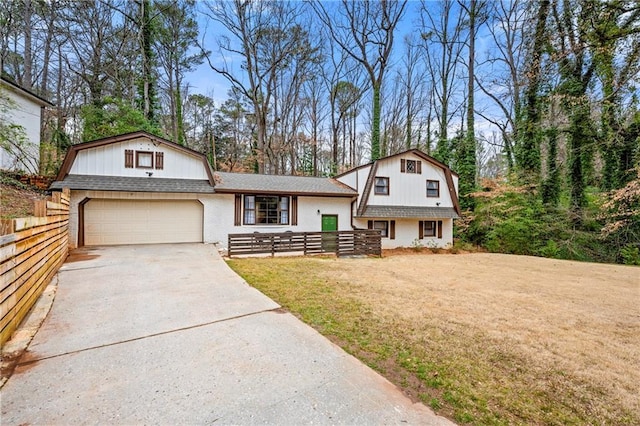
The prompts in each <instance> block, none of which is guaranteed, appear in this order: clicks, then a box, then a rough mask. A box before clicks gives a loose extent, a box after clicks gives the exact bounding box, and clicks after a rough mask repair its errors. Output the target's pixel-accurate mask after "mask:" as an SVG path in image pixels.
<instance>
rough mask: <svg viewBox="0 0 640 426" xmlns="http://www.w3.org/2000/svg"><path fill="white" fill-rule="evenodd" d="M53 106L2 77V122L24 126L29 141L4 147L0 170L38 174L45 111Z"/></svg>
mask: <svg viewBox="0 0 640 426" xmlns="http://www.w3.org/2000/svg"><path fill="white" fill-rule="evenodd" d="M48 106H49V107H51V106H53V104H52V103H51V102H49V101H47V100H46V99H44V98H42V97H40V96H38V95H36V94H35V93H33V92H31V91H29V90H27V89H24V88H22V87H20V86H18V85H17V84H15V83H13V82H11V81H9V80H6V79H4V78H2V77H0V113H1V115H0V119H2V120H3V121H5V124H11V125H16V126H20V127H21V128H22V129H23V130H24V136H25V140H9V141H6V144H2V145H0V169H4V170H12V171H24V172H27V173H32V174H37V173H38V171H39V165H40V140H41V137H42V127H43V117H44V114H43V111H44V108H45V107H48Z"/></svg>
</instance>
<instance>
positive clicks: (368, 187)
mask: <svg viewBox="0 0 640 426" xmlns="http://www.w3.org/2000/svg"><path fill="white" fill-rule="evenodd" d="M407 155H415V156H417V157H418V158H420V159H422V160H424V161H425V162H427V163H429V164H431V165H433V166H434V167H436V168H439V169H441V170H442V171H443V173H444V176H445V180H446V184H447V190H448V192H449V196H450V197H451V201H452V203H453V212H454V213H455V216H449V214H451V213H450V212H448V210H449V209H448V208H446V207H432V209H438V211H439V213H438V217H459V216H460V203H459V201H458V193H457V191H456V188H455V184H454V181H453V176H456V177H457V176H458V175H457V174H456V173H455V172H453V171H452V170H451V169H450V168H449V166H447V165H446V164H444V163H442V162H440V161H438V160H436V159H435V158H433V157H431V156H430V155H427V154H425V153H424V152H422V151H420V150H419V149H409V150H407V151H403V152H399V153H397V154H393V155H389V156H387V157H384V158H380V159H378V160H375V161H373V162H371V163H369V164H365V165H363V166H358V167H355V168H353V169H351V170H349V171H347V172H344V173H341V174H339V175H338V176H336V177H338V178H339V177H341V176H345V175H347V174H350V173H353V172H355V171H357V170H359V169H362V168H364V167H369V174H368V177H367V181H366V183H365V185H364V189H363V192H362V197H361V199H360V203H359V204H358V209H357V213H356V216H357V217H432V216H430V215H427V216H423V215H415V216H393V215H390V213H389V210H388V209H387V210H380V209H381V208H383V206H372V205H369V195H370V194H371V191H373V184H374V180H375V177H376V173H377V170H378V165H379V164H380V163H381V162H384V161H389V160H391V159H393V158H396V157H402V156H407ZM388 207H390V206H386V207H385V208H388ZM396 207H397V208H396V212H398V213H399V214H403V213H402V211H401V210H399V209H398V208H399V206H396ZM376 210H378V211H379V212H380V213H382V215H380V216H375V215H373V214H372V212H373V211H376ZM433 212H435V210H433ZM424 213H425V214H430V212H428V211H425V212H424ZM404 214H409V213H407V211H405V213H404Z"/></svg>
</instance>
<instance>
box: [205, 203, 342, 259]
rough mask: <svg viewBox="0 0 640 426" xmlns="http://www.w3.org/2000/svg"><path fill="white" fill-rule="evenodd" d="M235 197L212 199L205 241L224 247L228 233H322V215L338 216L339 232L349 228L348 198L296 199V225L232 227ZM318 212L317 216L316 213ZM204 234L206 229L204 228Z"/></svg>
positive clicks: (206, 221) (206, 214)
mask: <svg viewBox="0 0 640 426" xmlns="http://www.w3.org/2000/svg"><path fill="white" fill-rule="evenodd" d="M234 197H235V196H234V195H233V194H217V195H215V196H214V197H213V204H214V207H213V208H212V209H210V210H209V213H207V211H206V206H205V219H204V221H205V225H206V226H208V227H210V229H211V232H212V235H211V238H210V239H209V240H206V239H205V242H215V243H219V244H220V245H221V246H222V247H227V239H228V235H229V234H244V233H251V232H267V233H268V232H286V231H292V232H316V231H320V230H322V222H321V219H322V215H323V214H325V215H330V214H331V215H333V214H335V215H338V229H339V230H341V231H344V230H350V229H352V228H351V199H350V198H345V197H342V198H338V197H335V198H331V197H302V196H298V225H297V226H292V225H269V226H264V225H263V226H260V225H240V226H234V224H233V219H234V208H235V207H234V204H235V203H234ZM318 210H320V213H318ZM205 235H206V229H205Z"/></svg>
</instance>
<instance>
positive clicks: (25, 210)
mask: <svg viewBox="0 0 640 426" xmlns="http://www.w3.org/2000/svg"><path fill="white" fill-rule="evenodd" d="M44 199H46V193H45V191H42V190H39V189H37V188H33V187H28V186H26V185H20V184H6V183H0V219H13V218H16V217H27V216H32V215H33V205H34V203H33V202H34V201H36V200H44Z"/></svg>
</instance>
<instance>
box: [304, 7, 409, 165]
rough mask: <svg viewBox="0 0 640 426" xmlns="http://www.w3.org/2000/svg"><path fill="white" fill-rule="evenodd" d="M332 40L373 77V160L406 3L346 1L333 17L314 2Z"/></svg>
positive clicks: (375, 156) (376, 154)
mask: <svg viewBox="0 0 640 426" xmlns="http://www.w3.org/2000/svg"><path fill="white" fill-rule="evenodd" d="M312 4H313V7H314V9H315V10H316V12H317V14H318V16H319V18H320V20H321V21H322V22H323V23H324V24H325V26H326V27H327V28H328V29H329V33H330V35H331V38H333V39H334V40H335V41H336V43H337V44H338V45H339V46H340V48H341V49H343V50H344V51H345V52H346V53H347V54H348V55H349V56H351V57H352V58H353V59H354V60H355V61H357V62H358V63H359V64H360V65H361V66H362V67H363V68H364V69H365V71H366V73H367V74H368V76H369V82H370V84H371V90H372V92H373V93H372V106H371V110H372V117H371V120H372V123H371V159H372V160H376V159H378V158H379V157H380V113H381V108H382V107H381V101H380V95H381V90H382V83H383V81H384V76H385V72H386V71H387V68H388V65H389V60H390V57H391V51H392V49H393V42H394V32H395V29H396V26H397V25H398V22H399V21H400V19H401V18H402V16H403V15H404V11H405V8H406V5H407V1H406V0H400V1H392V0H381V1H379V2H369V1H363V2H358V1H349V0H342V4H341V5H342V7H340V8H338V9H336V10H335V13H334V14H333V16H332V15H331V14H330V13H329V12H328V11H327V9H326V8H325V6H324V5H323V4H322V3H321V2H314V3H312Z"/></svg>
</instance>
